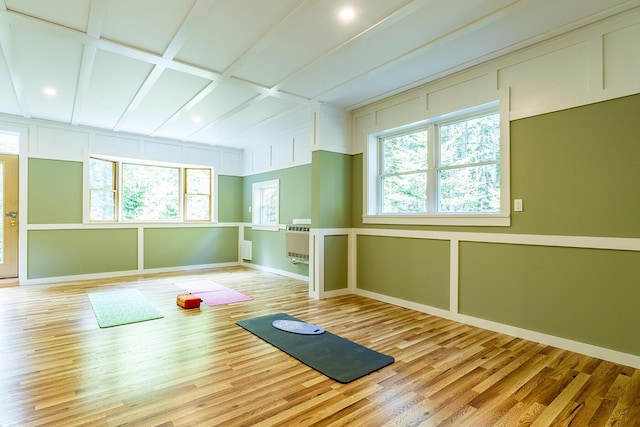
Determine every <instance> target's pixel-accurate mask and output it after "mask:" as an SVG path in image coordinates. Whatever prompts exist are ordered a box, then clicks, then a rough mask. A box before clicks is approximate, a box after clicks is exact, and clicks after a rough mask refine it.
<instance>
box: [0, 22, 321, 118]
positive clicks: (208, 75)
mask: <svg viewBox="0 0 640 427" xmlns="http://www.w3.org/2000/svg"><path fill="white" fill-rule="evenodd" d="M3 22H6V23H8V24H16V25H21V26H23V27H26V28H30V29H32V30H33V31H39V32H43V33H46V34H49V35H51V36H53V37H58V38H62V39H66V40H69V41H72V42H76V43H82V44H84V45H85V46H89V47H93V48H96V49H100V50H104V51H106V52H111V53H115V54H117V55H120V56H124V57H127V58H131V59H135V60H138V61H142V62H147V63H149V64H152V65H161V66H163V67H165V68H167V69H171V70H175V71H179V72H183V73H187V74H191V75H193V76H197V77H201V78H204V79H208V80H223V81H227V80H233V81H235V82H237V83H240V84H242V85H244V86H245V87H248V88H250V89H251V90H253V91H255V92H258V93H260V94H264V95H267V96H272V97H276V98H281V99H287V100H290V101H293V102H298V103H302V104H304V105H308V104H309V100H308V99H307V98H305V97H302V96H298V95H295V94H290V93H285V92H280V91H276V90H272V89H271V88H268V87H265V86H262V85H259V84H256V83H253V82H249V81H246V80H241V79H235V78H231V77H229V76H223V75H222V74H221V73H218V72H216V71H212V70H209V69H206V68H202V67H197V66H195V65H190V64H185V63H182V62H178V61H175V60H173V59H167V58H164V57H162V56H159V55H156V54H152V53H149V52H145V51H143V50H140V49H136V48H134V47H131V46H127V45H124V44H120V43H115V42H112V41H109V40H105V39H99V38H94V37H89V36H88V35H87V34H85V33H84V32H82V31H78V30H75V29H72V28H68V27H63V26H60V25H56V24H53V23H50V22H47V21H43V20H40V19H36V18H33V17H30V16H27V15H23V14H20V13H16V12H12V11H7V12H2V13H0V23H3Z"/></svg>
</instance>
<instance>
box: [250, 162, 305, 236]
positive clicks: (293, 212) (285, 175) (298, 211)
mask: <svg viewBox="0 0 640 427" xmlns="http://www.w3.org/2000/svg"><path fill="white" fill-rule="evenodd" d="M272 179H279V180H280V224H291V222H293V219H294V218H311V165H303V166H296V167H293V168H288V169H281V170H277V171H273V172H267V173H261V174H256V175H250V176H246V177H244V179H243V182H242V221H243V222H248V223H251V212H250V211H249V208H250V206H251V191H252V186H253V184H254V183H256V182H262V181H270V180H272Z"/></svg>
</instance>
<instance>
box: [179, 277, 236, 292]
mask: <svg viewBox="0 0 640 427" xmlns="http://www.w3.org/2000/svg"><path fill="white" fill-rule="evenodd" d="M174 285H176V286H177V287H179V288H182V289H184V290H185V291H187V292H189V293H192V294H193V293H195V292H210V291H223V290H226V289H229V288H227V287H226V286H224V285H221V284H220V283H216V282H214V281H213V280H185V281H182V282H175V283H174Z"/></svg>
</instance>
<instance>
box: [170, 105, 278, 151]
mask: <svg viewBox="0 0 640 427" xmlns="http://www.w3.org/2000/svg"><path fill="white" fill-rule="evenodd" d="M265 98H267V95H264V94H259V95H256V96H254V97H253V98H251V99H249V100H247V101H245V102H243V103H242V104H240V105H238V106H237V107H235V108H233V109H231V110H229V111H227V112H225V113H224V114H223V115H221V116H220V117H218V118H216V119H215V120H213V121H212V122H209V123H207V124H206V125H204V126H202V127H201V128H199V129H198V130H196V131H194V132H192V133H191V134H189V135H187V136H186V137H184V138H183V140H184V141H186V140H188V139H189V138H191V137H192V136H194V135H195V134H197V133H199V132H202V131H205V130H208V129H210V128H211V127H213V126H214V125H216V124H217V123H220V122H221V121H223V120H225V119H228V118H229V117H233V116H235V115H236V114H238V113H239V112H240V111H243V110H246V109H247V108H249V107H250V106H252V105H254V104H257V103H258V102H260V101H262V100H263V99H265Z"/></svg>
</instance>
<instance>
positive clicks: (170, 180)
mask: <svg viewBox="0 0 640 427" xmlns="http://www.w3.org/2000/svg"><path fill="white" fill-rule="evenodd" d="M179 189H180V170H179V169H178V168H169V167H162V166H144V165H132V164H126V163H125V164H123V165H122V214H123V218H124V219H125V220H140V221H176V220H178V219H179V218H180V215H179V209H180V202H179V193H180V191H179Z"/></svg>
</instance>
